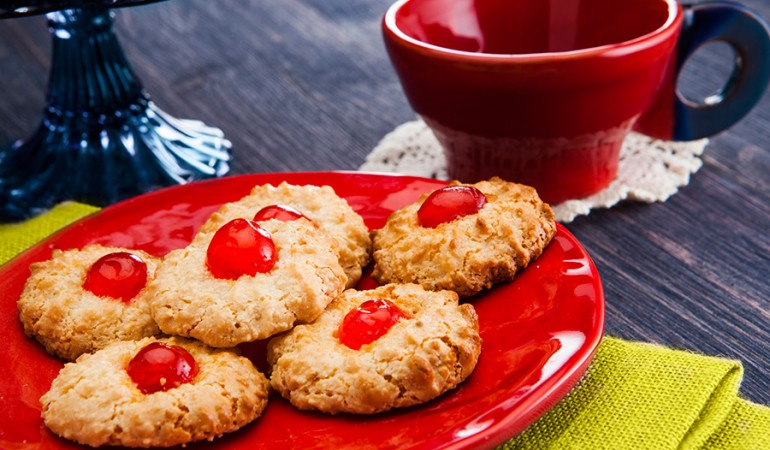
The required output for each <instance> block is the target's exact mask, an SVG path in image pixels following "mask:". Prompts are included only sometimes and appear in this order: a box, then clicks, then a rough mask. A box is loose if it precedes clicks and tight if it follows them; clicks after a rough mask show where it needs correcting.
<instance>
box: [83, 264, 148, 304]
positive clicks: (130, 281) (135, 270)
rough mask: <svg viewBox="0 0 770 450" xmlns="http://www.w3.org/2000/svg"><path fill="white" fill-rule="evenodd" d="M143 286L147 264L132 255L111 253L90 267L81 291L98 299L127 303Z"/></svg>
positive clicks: (145, 281)
mask: <svg viewBox="0 0 770 450" xmlns="http://www.w3.org/2000/svg"><path fill="white" fill-rule="evenodd" d="M145 284H147V264H145V262H144V261H142V259H141V258H139V257H138V256H136V255H134V254H131V253H128V252H113V253H108V254H106V255H104V256H102V257H101V258H99V259H97V260H96V262H95V263H93V264H92V265H91V267H90V268H89V269H88V273H86V280H85V281H84V282H83V289H85V290H87V291H90V292H92V293H93V294H95V295H98V296H100V297H112V298H116V299H120V300H122V301H124V302H126V303H128V302H130V301H131V299H132V298H134V297H135V296H136V294H138V293H139V291H141V290H142V288H144V285H145Z"/></svg>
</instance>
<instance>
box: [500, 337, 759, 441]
mask: <svg viewBox="0 0 770 450" xmlns="http://www.w3.org/2000/svg"><path fill="white" fill-rule="evenodd" d="M742 377H743V367H742V366H741V364H740V363H739V362H738V361H733V360H728V359H722V358H714V357H709V356H704V355H699V354H695V353H689V352H684V351H680V350H671V349H668V348H665V347H662V346H658V345H652V344H646V343H639V342H628V341H623V340H620V339H616V338H612V337H607V336H605V338H604V340H603V341H602V343H601V344H600V345H599V349H598V350H597V352H596V356H595V357H594V360H593V362H592V363H591V365H590V366H589V368H588V371H587V372H586V374H585V376H584V377H583V379H582V380H581V381H580V383H578V385H577V386H576V387H575V388H574V389H573V390H572V391H570V393H569V394H567V396H566V397H565V398H564V399H563V400H562V401H561V402H559V403H558V404H557V405H556V406H555V407H554V408H553V409H552V410H551V411H549V412H548V413H547V414H546V415H545V416H543V417H542V418H540V419H539V420H538V421H537V422H535V423H534V424H533V425H532V426H530V427H529V428H528V429H527V430H525V431H524V432H523V433H521V434H520V435H519V436H517V437H516V438H514V439H513V440H511V441H510V442H508V443H506V444H505V445H503V446H502V447H501V448H503V449H506V450H508V449H511V450H512V449H586V450H589V449H590V450H599V449H612V450H624V449H628V450H632V449H633V450H638V449H661V450H665V449H682V450H689V449H692V450H697V449H734V450H739V449H741V450H743V449H747V450H748V449H770V408H767V407H765V406H760V405H756V404H753V403H750V402H748V401H746V400H743V399H741V398H739V396H738V388H739V386H740V383H741V378H742Z"/></svg>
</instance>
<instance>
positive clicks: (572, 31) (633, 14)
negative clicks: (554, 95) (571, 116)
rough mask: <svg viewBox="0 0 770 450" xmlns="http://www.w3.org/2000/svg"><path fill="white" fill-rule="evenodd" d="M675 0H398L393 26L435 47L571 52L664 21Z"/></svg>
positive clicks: (492, 51) (619, 40) (630, 36)
mask: <svg viewBox="0 0 770 450" xmlns="http://www.w3.org/2000/svg"><path fill="white" fill-rule="evenodd" d="M672 4H674V2H673V0H401V1H400V2H399V3H398V4H396V5H394V8H395V9H394V10H393V11H392V12H393V14H394V15H393V17H392V19H393V20H394V22H393V23H394V24H395V27H396V28H397V29H398V30H400V31H401V32H402V33H404V34H405V35H407V36H408V37H410V38H412V39H414V40H417V41H420V42H423V43H425V44H429V45H432V46H436V47H441V48H445V49H451V50H456V51H462V52H473V53H489V54H505V55H510V54H532V53H552V52H569V51H575V50H581V49H589V48H595V47H601V46H605V45H611V44H619V43H622V42H626V41H630V40H633V39H636V38H639V37H641V36H644V35H646V34H649V33H652V32H654V31H656V30H658V29H660V28H662V27H664V26H665V25H666V23H667V22H668V21H669V19H670V17H671V16H672V15H673V14H672V10H673V8H672Z"/></svg>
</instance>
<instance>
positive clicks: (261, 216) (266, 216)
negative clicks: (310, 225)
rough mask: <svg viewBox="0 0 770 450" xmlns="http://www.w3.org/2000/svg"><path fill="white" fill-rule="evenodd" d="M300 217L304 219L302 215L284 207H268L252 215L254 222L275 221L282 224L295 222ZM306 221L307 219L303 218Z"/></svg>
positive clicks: (289, 207) (288, 207)
mask: <svg viewBox="0 0 770 450" xmlns="http://www.w3.org/2000/svg"><path fill="white" fill-rule="evenodd" d="M300 217H305V215H304V214H302V213H301V212H299V211H297V210H296V209H294V208H292V207H291V206H286V205H270V206H265V207H264V208H262V209H260V210H259V211H257V214H255V215H254V222H260V221H262V220H270V219H277V220H283V221H284V222H291V221H292V220H297V219H299V218H300ZM305 218H306V219H307V217H305Z"/></svg>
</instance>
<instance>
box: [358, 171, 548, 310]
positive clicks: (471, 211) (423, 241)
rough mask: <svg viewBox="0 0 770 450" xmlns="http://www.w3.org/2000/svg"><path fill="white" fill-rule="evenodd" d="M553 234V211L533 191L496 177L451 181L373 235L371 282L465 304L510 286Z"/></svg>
mask: <svg viewBox="0 0 770 450" xmlns="http://www.w3.org/2000/svg"><path fill="white" fill-rule="evenodd" d="M555 232H556V222H555V220H554V215H553V211H552V210H551V207H550V206H548V205H547V204H546V203H544V202H543V201H542V200H540V198H539V197H538V195H537V192H535V190H534V189H533V188H531V187H529V186H525V185H521V184H516V183H510V182H506V181H503V180H501V179H499V178H496V177H495V178H492V179H490V180H488V181H481V182H479V183H476V184H472V185H467V184H461V183H459V182H457V181H454V182H452V183H451V184H450V186H449V187H447V188H442V189H439V190H437V191H434V192H433V193H430V194H425V195H423V196H422V197H421V198H420V199H419V200H418V201H417V202H416V203H414V204H411V205H408V206H406V207H404V208H402V209H399V210H397V211H395V212H393V214H391V216H390V217H388V220H387V222H386V224H385V226H384V227H383V228H382V229H379V230H375V231H374V232H373V233H372V234H373V247H374V252H373V255H372V257H373V259H374V270H373V273H372V276H373V277H374V279H376V280H377V281H379V282H380V283H418V284H420V285H422V286H423V287H425V288H426V289H431V290H440V289H449V290H453V291H455V292H457V293H458V294H459V295H460V296H461V297H468V296H471V295H473V294H476V293H478V292H479V291H481V290H482V289H488V288H490V287H491V286H492V285H493V284H494V283H498V282H503V281H510V280H512V279H513V277H514V275H515V274H516V271H518V270H521V269H523V268H525V267H527V265H528V264H529V263H530V262H531V261H533V260H534V259H536V258H537V257H538V256H540V254H541V253H542V252H543V249H544V248H545V246H546V245H548V243H549V242H550V241H551V238H552V237H553V235H554V234H555Z"/></svg>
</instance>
